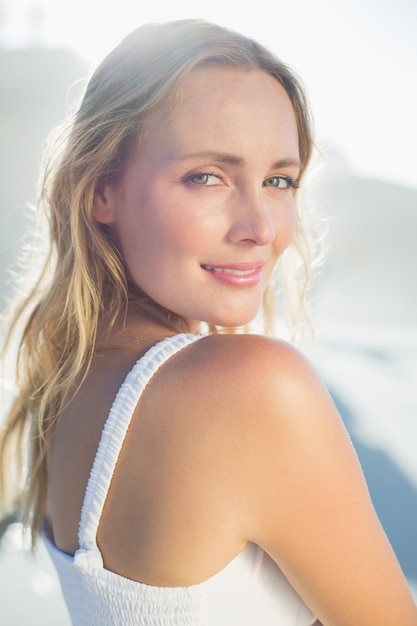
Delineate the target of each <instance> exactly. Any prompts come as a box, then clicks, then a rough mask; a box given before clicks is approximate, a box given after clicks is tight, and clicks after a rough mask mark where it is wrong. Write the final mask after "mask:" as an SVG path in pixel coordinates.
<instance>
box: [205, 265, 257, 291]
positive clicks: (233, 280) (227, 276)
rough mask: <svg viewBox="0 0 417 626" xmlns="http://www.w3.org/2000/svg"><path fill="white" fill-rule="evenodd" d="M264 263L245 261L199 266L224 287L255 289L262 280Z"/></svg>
mask: <svg viewBox="0 0 417 626" xmlns="http://www.w3.org/2000/svg"><path fill="white" fill-rule="evenodd" d="M264 264H265V261H262V260H256V261H245V262H240V263H231V264H230V265H223V264H222V265H210V264H208V263H204V264H202V265H201V267H202V269H203V270H205V271H206V272H207V273H208V275H209V276H212V277H213V278H214V279H215V280H217V281H220V282H221V283H223V284H224V285H229V286H232V287H240V288H246V287H256V285H258V284H259V283H260V282H261V280H262V274H263V271H262V268H263V265H264Z"/></svg>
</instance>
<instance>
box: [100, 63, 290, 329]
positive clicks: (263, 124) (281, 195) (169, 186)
mask: <svg viewBox="0 0 417 626" xmlns="http://www.w3.org/2000/svg"><path fill="white" fill-rule="evenodd" d="M160 117H161V119H159V121H158V124H155V128H154V129H152V130H150V131H149V132H148V133H147V135H146V137H145V139H144V141H143V143H142V144H141V146H140V150H139V152H138V154H137V156H136V157H135V158H134V159H133V160H132V161H131V162H130V164H129V165H128V166H127V168H126V171H125V173H124V176H123V179H122V181H121V182H120V183H119V184H118V185H117V186H112V185H108V186H106V187H105V188H104V190H103V191H102V193H100V194H98V195H97V197H96V200H95V207H94V214H95V217H96V219H97V220H98V221H99V222H102V223H106V224H112V227H111V228H112V229H113V231H114V234H115V237H116V240H117V242H118V245H119V247H120V251H121V253H122V256H123V258H124V260H125V264H126V267H127V269H128V272H129V274H130V276H131V278H132V279H133V281H134V282H135V283H136V284H137V285H138V286H139V287H140V288H141V289H142V290H143V291H144V292H145V293H146V294H147V295H148V296H149V297H150V298H152V299H153V300H154V301H155V302H157V303H159V304H160V305H162V306H163V307H165V308H166V309H168V310H170V311H172V312H174V313H177V314H179V315H181V316H182V317H183V318H184V319H185V320H186V321H187V323H188V325H189V328H190V330H191V331H192V330H195V329H196V324H197V323H199V322H200V321H205V322H208V323H212V324H218V325H221V326H226V327H234V326H241V325H243V324H246V323H248V322H249V321H250V320H252V319H253V318H254V316H255V315H256V313H257V312H258V309H259V307H260V305H261V302H262V296H263V293H264V290H265V288H266V286H267V284H268V281H269V280H270V277H271V274H272V272H273V270H274V267H275V265H276V263H277V260H278V259H279V257H280V255H281V254H282V252H283V251H284V250H285V248H286V247H287V246H288V244H289V242H290V241H291V238H292V235H293V231H294V222H295V200H294V190H295V187H296V184H297V177H298V176H299V171H300V164H299V151H298V133H297V125H296V120H295V115H294V111H293V108H292V105H291V102H290V100H289V98H288V96H287V94H286V92H285V91H284V89H283V88H282V86H281V85H280V84H279V83H278V82H277V81H276V80H275V79H274V78H272V77H271V76H270V75H268V74H267V73H265V72H263V71H261V70H254V71H249V72H244V71H237V70H230V69H217V68H216V69H211V68H210V69H204V70H199V71H197V72H194V73H193V74H192V75H191V76H190V77H189V78H188V79H187V81H186V83H185V85H184V88H183V97H182V99H181V102H180V104H179V105H178V108H177V110H176V111H175V112H174V114H173V115H171V114H170V115H169V116H165V118H164V117H163V116H162V115H161V116H160Z"/></svg>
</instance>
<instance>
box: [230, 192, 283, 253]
mask: <svg viewBox="0 0 417 626" xmlns="http://www.w3.org/2000/svg"><path fill="white" fill-rule="evenodd" d="M232 215H233V218H232V225H231V228H230V230H229V241H231V242H233V243H239V242H243V241H248V242H252V243H255V244H257V245H258V246H265V245H267V244H270V243H272V241H273V240H274V239H275V227H274V223H273V220H272V213H271V210H270V208H269V206H268V203H267V202H266V200H265V198H264V196H263V194H262V191H255V192H252V193H249V192H246V193H241V194H239V197H238V198H237V199H236V202H235V203H234V207H232Z"/></svg>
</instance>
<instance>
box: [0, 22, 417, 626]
mask: <svg viewBox="0 0 417 626" xmlns="http://www.w3.org/2000/svg"><path fill="white" fill-rule="evenodd" d="M311 152H312V132H311V123H310V118H309V113H308V107H307V104H306V101H305V97H304V94H303V90H302V87H301V86H300V83H299V82H298V80H297V79H296V77H295V76H294V75H293V73H292V72H291V71H290V70H289V69H288V68H287V67H286V66H285V65H283V64H282V63H281V62H280V61H279V60H278V59H276V58H275V57H274V56H273V55H272V54H271V53H269V52H268V51H266V50H265V49H264V48H263V47H261V46H260V45H258V44H257V43H255V42H253V41H251V40H249V39H247V38H245V37H243V36H241V35H239V34H236V33H233V32H230V31H228V30H225V29H223V28H220V27H218V26H215V25H212V24H208V23H204V22H200V21H189V20H186V21H180V22H174V23H168V24H159V25H148V26H144V27H141V28H139V29H138V30H136V31H134V32H133V33H132V34H131V35H130V36H128V37H127V38H126V39H125V40H124V41H122V43H121V44H120V45H119V46H118V47H117V48H116V49H115V50H114V51H113V52H112V53H111V54H110V55H109V56H108V57H107V58H106V59H105V60H104V61H103V63H102V64H101V65H100V66H99V68H98V69H97V71H96V72H95V74H94V75H93V77H92V78H91V80H90V83H89V85H88V87H87V90H86V93H85V96H84V99H83V101H82V103H81V105H80V108H79V110H78V111H77V113H76V115H75V117H74V119H73V121H72V124H71V126H70V129H69V133H68V136H67V137H66V140H65V143H64V145H63V147H62V149H61V150H60V152H59V154H56V153H54V154H53V155H52V156H51V158H50V160H49V162H48V164H47V166H46V171H45V175H44V180H43V186H42V190H41V194H40V201H39V205H40V208H42V209H43V210H44V211H45V212H46V215H47V218H48V221H49V228H50V252H49V255H48V258H47V260H46V262H45V266H44V269H43V272H42V275H41V277H40V279H39V281H38V282H37V284H36V285H35V286H34V287H33V290H32V291H31V293H30V295H28V296H27V298H26V300H25V301H24V302H23V304H22V305H21V306H20V308H18V309H17V312H16V313H15V319H14V324H13V325H12V328H11V333H12V335H13V336H15V335H16V333H17V329H19V328H22V324H24V326H23V330H21V332H20V340H19V341H20V348H19V354H18V362H17V373H18V376H17V380H16V398H15V402H14V404H13V406H12V408H11V411H10V413H9V416H8V420H7V423H6V428H5V431H4V434H3V439H2V463H3V470H2V472H3V473H2V484H3V499H4V501H5V502H6V500H7V497H8V502H9V506H10V507H18V508H20V509H21V510H22V511H23V513H24V519H25V522H26V523H27V524H28V525H29V526H30V528H31V530H32V536H33V541H34V542H36V539H37V537H38V534H39V533H40V532H42V533H43V536H44V540H45V541H46V544H47V546H48V548H49V551H50V554H51V557H52V560H53V561H54V563H55V565H56V568H57V570H58V573H59V575H60V578H61V583H62V587H63V592H64V595H65V598H66V601H67V604H68V608H69V611H70V614H71V617H72V621H73V624H75V625H80V624H86V625H87V624H88V626H93V625H97V626H103V625H106V624H109V625H110V624H113V625H118V626H121V625H126V626H128V625H134V624H138V625H139V624H141V625H146V626H162V625H164V626H173V625H185V624H193V625H194V626H198V625H202V624H208V625H216V626H222V625H227V626H233V625H236V626H242V625H244V624H252V625H255V624H256V625H258V624H259V625H265V626H268V625H270V624H275V625H279V626H308V625H311V624H313V623H318V622H320V623H322V624H323V625H325V626H348V625H349V626H370V625H372V626H373V625H375V624H378V625H385V626H399V625H401V626H416V625H417V611H416V607H415V605H414V603H413V600H412V598H411V596H410V594H409V591H408V588H407V585H406V582H405V580H404V577H403V575H402V573H401V571H400V568H399V566H398V563H397V561H396V559H395V557H394V555H393V552H392V550H391V547H390V546H389V544H388V542H387V539H386V537H385V535H384V533H383V531H382V529H381V527H380V525H379V522H378V520H377V518H376V516H375V513H374V510H373V508H372V505H371V503H370V500H369V496H368V492H367V489H366V486H365V484H364V480H363V477H362V474H361V471H360V468H359V466H358V463H357V459H356V456H355V453H354V451H353V450H352V447H351V445H350V442H349V439H348V437H347V435H346V432H345V430H344V428H343V426H342V424H341V421H340V418H339V416H338V414H337V412H336V410H335V408H334V406H333V404H332V402H331V400H330V398H329V395H328V393H327V391H326V389H325V388H324V386H323V385H322V383H321V382H320V380H319V379H318V377H317V375H316V374H315V372H314V371H313V370H312V368H311V367H310V365H309V364H308V363H307V362H306V360H305V359H304V358H303V357H302V356H301V355H300V354H299V353H298V352H297V351H296V350H295V349H294V348H292V347H291V346H290V345H288V344H286V343H284V342H282V341H278V340H276V339H272V338H268V337H263V336H260V335H256V334H245V333H243V332H242V330H243V329H245V328H246V327H247V325H248V324H249V323H250V322H251V321H252V320H253V319H254V318H255V317H256V316H257V314H258V313H259V312H262V311H264V319H265V320H267V319H268V315H267V314H266V313H265V311H266V305H265V303H266V302H267V301H269V300H270V291H271V285H272V280H273V277H274V276H276V274H277V272H278V276H280V277H281V282H283V283H286V284H287V285H288V289H287V291H291V292H294V288H296V289H297V288H299V289H300V290H301V291H302V292H303V291H304V290H305V285H304V282H305V270H306V269H308V262H309V261H308V255H307V252H306V249H305V242H306V240H307V238H306V235H305V232H304V230H305V228H304V219H303V217H302V214H301V212H300V209H299V207H298V206H297V199H298V188H299V187H300V186H301V185H302V183H303V180H304V178H305V172H306V169H307V167H308V164H309V160H310V157H311ZM297 255H298V258H300V259H301V264H298V265H297V263H294V258H296V257H297ZM297 267H298V269H296V271H294V269H291V272H290V268H297ZM290 309H291V310H292V311H296V309H297V307H296V306H295V305H294V301H293V299H290ZM237 330H240V332H233V331H237ZM12 335H11V336H12ZM10 341H11V339H9V343H10ZM21 459H25V464H24V465H22V464H21ZM13 461H16V462H15V464H14V466H13ZM22 467H25V468H26V469H27V471H26V472H23V470H22ZM22 474H25V475H24V476H23V475H22ZM12 476H13V477H15V478H16V480H15V482H12V481H11V477H12ZM24 478H25V479H26V480H25V482H24V481H23V479H24Z"/></svg>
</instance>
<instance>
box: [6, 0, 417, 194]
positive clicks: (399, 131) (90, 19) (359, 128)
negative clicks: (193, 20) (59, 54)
mask: <svg viewBox="0 0 417 626" xmlns="http://www.w3.org/2000/svg"><path fill="white" fill-rule="evenodd" d="M241 3H243V0H209V1H208V2H204V3H197V2H195V1H194V2H192V1H191V0H175V1H173V0H149V1H148V2H144V1H143V0H142V1H141V0H136V1H135V0H107V1H105V0H0V10H1V12H2V23H3V26H2V28H1V34H0V37H1V39H0V41H3V43H4V45H9V46H10V45H13V46H21V45H22V44H24V43H25V42H26V41H28V38H29V29H28V26H27V14H28V10H29V9H30V7H33V6H37V7H40V8H41V9H42V10H43V14H44V18H43V25H42V27H39V37H40V39H41V41H42V42H43V43H44V44H45V45H48V46H59V47H63V46H66V47H70V48H72V49H74V50H75V51H77V52H78V53H79V54H80V55H82V56H84V57H85V58H87V59H88V61H89V62H90V63H91V64H92V65H95V64H96V63H97V62H98V61H99V60H100V59H101V58H102V56H103V55H104V54H105V53H106V52H108V51H109V50H110V49H111V48H112V47H113V46H114V45H115V44H117V42H118V41H119V40H120V39H121V38H122V37H123V36H124V35H125V34H127V33H128V32H129V31H130V30H131V29H133V28H134V27H135V26H138V25H139V24H141V23H144V22H147V21H151V20H156V21H161V20H167V19H179V18H184V17H201V18H205V19H209V20H212V21H215V22H218V23H220V24H223V25H225V26H229V27H232V28H234V29H236V30H239V31H241V32H244V33H246V34H248V35H250V36H253V37H255V38H257V39H259V40H260V41H261V42H262V43H264V44H266V45H267V46H269V47H270V48H272V49H273V50H274V51H275V52H276V53H277V54H278V55H279V56H280V57H281V58H282V59H283V60H284V61H285V62H287V63H288V64H290V65H291V66H292V67H293V68H294V69H295V70H296V71H297V72H298V73H299V74H300V75H301V77H302V79H303V81H304V83H305V85H306V87H307V90H308V92H309V94H310V98H311V102H312V107H313V112H314V116H315V120H316V129H317V135H318V137H319V140H321V142H322V143H324V144H325V145H330V146H332V147H334V148H336V149H337V150H338V151H340V152H341V153H342V154H343V155H344V156H345V158H346V160H347V162H348V164H349V166H350V167H351V169H352V170H353V171H354V172H355V173H356V174H357V175H359V176H364V177H374V178H381V179H385V180H387V181H391V182H396V183H399V184H404V185H408V186H412V187H415V188H417V163H416V161H417V159H416V151H415V146H416V144H417V114H416V112H417V78H416V76H417V72H416V68H417V37H416V33H417V2H416V1H415V0H291V2H289V1H288V0H272V1H271V0H255V1H253V2H250V3H248V6H246V7H243V6H242V4H241Z"/></svg>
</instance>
